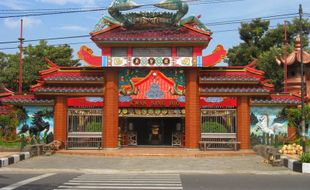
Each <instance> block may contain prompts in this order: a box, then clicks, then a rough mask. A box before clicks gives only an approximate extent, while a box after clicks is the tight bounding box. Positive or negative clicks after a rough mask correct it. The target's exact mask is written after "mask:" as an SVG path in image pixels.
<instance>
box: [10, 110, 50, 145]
mask: <svg viewBox="0 0 310 190" xmlns="http://www.w3.org/2000/svg"><path fill="white" fill-rule="evenodd" d="M24 110H25V112H26V114H27V115H28V118H27V120H26V122H25V123H22V124H21V125H20V126H18V127H17V129H16V132H17V134H18V135H20V136H22V135H23V136H25V137H28V139H36V141H41V142H45V143H49V142H52V141H53V140H54V118H53V107H51V106H24Z"/></svg>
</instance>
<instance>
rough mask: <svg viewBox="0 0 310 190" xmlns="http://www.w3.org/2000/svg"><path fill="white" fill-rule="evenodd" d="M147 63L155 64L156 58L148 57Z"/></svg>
mask: <svg viewBox="0 0 310 190" xmlns="http://www.w3.org/2000/svg"><path fill="white" fill-rule="evenodd" d="M148 63H149V65H155V63H156V60H155V59H154V58H152V57H151V58H149V60H148Z"/></svg>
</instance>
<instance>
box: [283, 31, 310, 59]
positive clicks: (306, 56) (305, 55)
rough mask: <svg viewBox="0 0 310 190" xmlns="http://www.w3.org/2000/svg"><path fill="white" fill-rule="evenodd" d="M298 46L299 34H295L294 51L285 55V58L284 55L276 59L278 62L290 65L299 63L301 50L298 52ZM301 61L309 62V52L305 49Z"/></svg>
mask: <svg viewBox="0 0 310 190" xmlns="http://www.w3.org/2000/svg"><path fill="white" fill-rule="evenodd" d="M300 47H301V41H300V36H297V38H296V39H295V49H294V51H293V52H292V53H291V54H290V55H288V56H287V58H286V60H285V57H282V58H279V59H277V62H278V64H285V63H287V65H292V64H296V63H301V52H300ZM302 54H303V63H304V64H309V63H310V54H309V53H308V52H306V51H303V53H302Z"/></svg>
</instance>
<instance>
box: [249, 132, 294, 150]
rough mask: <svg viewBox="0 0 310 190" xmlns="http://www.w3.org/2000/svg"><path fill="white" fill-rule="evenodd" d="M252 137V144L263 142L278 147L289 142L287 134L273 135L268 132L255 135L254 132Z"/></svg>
mask: <svg viewBox="0 0 310 190" xmlns="http://www.w3.org/2000/svg"><path fill="white" fill-rule="evenodd" d="M250 139H251V146H255V145H259V144H262V145H271V146H274V147H278V146H281V145H284V144H285V143H287V142H288V136H287V134H277V135H272V134H268V133H263V134H262V135H255V134H254V133H252V134H251V136H250Z"/></svg>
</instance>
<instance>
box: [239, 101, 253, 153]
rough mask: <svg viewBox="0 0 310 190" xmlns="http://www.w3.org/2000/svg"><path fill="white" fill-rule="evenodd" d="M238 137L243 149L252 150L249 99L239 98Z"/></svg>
mask: <svg viewBox="0 0 310 190" xmlns="http://www.w3.org/2000/svg"><path fill="white" fill-rule="evenodd" d="M237 121H238V125H237V129H238V131H237V137H238V141H239V142H240V143H241V144H240V148H241V149H249V148H250V101H249V97H247V96H241V97H238V104H237Z"/></svg>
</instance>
